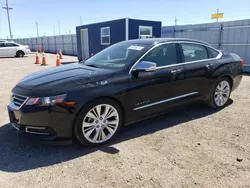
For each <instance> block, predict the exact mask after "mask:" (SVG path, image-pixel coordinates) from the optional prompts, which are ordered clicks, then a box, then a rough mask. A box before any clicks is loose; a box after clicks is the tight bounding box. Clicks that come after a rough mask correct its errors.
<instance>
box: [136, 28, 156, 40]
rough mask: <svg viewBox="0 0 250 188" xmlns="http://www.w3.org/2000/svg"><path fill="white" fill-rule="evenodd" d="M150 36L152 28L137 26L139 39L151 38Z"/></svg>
mask: <svg viewBox="0 0 250 188" xmlns="http://www.w3.org/2000/svg"><path fill="white" fill-rule="evenodd" d="M152 35H153V29H152V26H139V38H151V37H152Z"/></svg>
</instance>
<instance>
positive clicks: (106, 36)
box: [101, 27, 110, 45]
mask: <svg viewBox="0 0 250 188" xmlns="http://www.w3.org/2000/svg"><path fill="white" fill-rule="evenodd" d="M109 44H110V27H102V28H101V45H109Z"/></svg>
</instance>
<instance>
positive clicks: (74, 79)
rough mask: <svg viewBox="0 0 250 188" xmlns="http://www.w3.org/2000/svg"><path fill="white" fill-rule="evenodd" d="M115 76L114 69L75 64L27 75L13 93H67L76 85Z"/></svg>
mask: <svg viewBox="0 0 250 188" xmlns="http://www.w3.org/2000/svg"><path fill="white" fill-rule="evenodd" d="M113 74H114V70H112V69H103V68H94V67H89V66H85V65H82V64H79V63H73V64H69V65H63V66H60V67H56V68H51V69H48V70H44V71H40V72H36V73H32V74H30V75H27V76H25V77H24V78H23V79H22V80H20V82H19V83H18V84H17V85H16V87H15V88H13V90H12V92H13V93H17V94H22V95H25V96H46V95H48V94H49V93H50V95H52V94H57V93H65V92H67V91H68V90H69V89H70V88H72V87H74V86H76V85H83V84H86V83H91V82H96V81H101V80H105V79H107V78H109V77H110V76H112V75H113Z"/></svg>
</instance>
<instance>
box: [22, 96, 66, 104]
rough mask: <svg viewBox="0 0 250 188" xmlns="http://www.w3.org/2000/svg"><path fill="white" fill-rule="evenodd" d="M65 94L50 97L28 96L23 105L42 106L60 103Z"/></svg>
mask: <svg viewBox="0 0 250 188" xmlns="http://www.w3.org/2000/svg"><path fill="white" fill-rule="evenodd" d="M65 97H66V94H64V95H57V96H52V97H33V98H29V99H28V101H27V102H26V103H25V105H42V106H49V105H55V104H60V103H62V102H63V101H64V99H65Z"/></svg>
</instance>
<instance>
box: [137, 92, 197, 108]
mask: <svg viewBox="0 0 250 188" xmlns="http://www.w3.org/2000/svg"><path fill="white" fill-rule="evenodd" d="M195 94H198V92H191V93H186V94H184V95H179V96H176V97H171V98H168V99H164V100H161V101H157V102H154V103H151V104H147V105H144V106H140V107H137V108H134V109H133V110H140V109H143V108H148V107H151V106H155V105H158V104H162V103H165V102H169V101H173V100H176V99H181V98H184V97H188V96H191V95H195Z"/></svg>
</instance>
